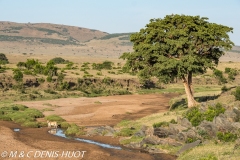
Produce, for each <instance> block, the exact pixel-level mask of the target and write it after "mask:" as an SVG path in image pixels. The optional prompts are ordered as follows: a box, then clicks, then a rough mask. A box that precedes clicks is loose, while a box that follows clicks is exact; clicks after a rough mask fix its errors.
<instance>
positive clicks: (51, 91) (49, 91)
mask: <svg viewBox="0 0 240 160" xmlns="http://www.w3.org/2000/svg"><path fill="white" fill-rule="evenodd" d="M44 92H45V93H49V94H57V92H55V91H53V90H51V89H47V90H44Z"/></svg>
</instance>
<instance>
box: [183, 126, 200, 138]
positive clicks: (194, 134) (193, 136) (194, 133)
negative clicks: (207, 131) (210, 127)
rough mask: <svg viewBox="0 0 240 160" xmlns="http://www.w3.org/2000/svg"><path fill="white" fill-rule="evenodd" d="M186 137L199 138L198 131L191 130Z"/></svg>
mask: <svg viewBox="0 0 240 160" xmlns="http://www.w3.org/2000/svg"><path fill="white" fill-rule="evenodd" d="M186 136H187V137H188V138H197V137H198V134H197V133H196V131H195V130H194V129H192V128H191V129H189V130H188V131H187V132H186Z"/></svg>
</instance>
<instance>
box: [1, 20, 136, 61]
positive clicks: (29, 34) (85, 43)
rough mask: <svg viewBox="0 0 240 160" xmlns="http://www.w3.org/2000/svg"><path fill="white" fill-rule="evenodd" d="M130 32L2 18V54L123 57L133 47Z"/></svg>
mask: <svg viewBox="0 0 240 160" xmlns="http://www.w3.org/2000/svg"><path fill="white" fill-rule="evenodd" d="M130 34H131V33H114V34H109V33H106V32H102V31H99V30H95V29H88V28H82V27H76V26H67V25H59V24H50V23H15V22H3V21H0V53H5V54H20V55H24V56H25V57H26V58H29V57H34V56H35V57H39V55H47V56H48V57H49V56H51V57H56V56H61V57H64V56H67V57H69V56H72V57H76V56H80V57H81V56H85V57H91V58H93V57H95V58H96V57H102V58H119V56H120V55H121V54H122V53H123V52H129V51H131V50H132V43H131V42H130V40H129V38H130ZM27 56H28V57H27ZM72 59H74V58H72ZM12 61H15V59H14V58H13V59H12Z"/></svg>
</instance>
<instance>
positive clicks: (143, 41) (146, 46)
mask: <svg viewBox="0 0 240 160" xmlns="http://www.w3.org/2000/svg"><path fill="white" fill-rule="evenodd" d="M207 20H208V18H206V17H200V16H188V15H167V16H166V17H165V18H163V19H160V18H159V19H151V20H150V23H149V24H147V25H146V27H145V28H143V29H141V30H140V31H139V32H137V33H134V34H132V35H131V36H130V40H131V42H133V52H128V53H123V55H122V56H121V57H120V58H122V59H127V62H126V64H125V66H124V67H125V69H126V70H128V71H131V72H134V73H138V76H139V77H140V78H141V79H145V80H146V79H150V78H151V77H157V78H158V79H159V80H160V81H161V82H165V83H169V82H173V81H174V79H176V78H178V79H181V80H182V81H183V84H184V87H185V92H186V95H187V100H188V107H193V106H195V105H196V104H197V102H196V101H195V100H194V95H193V86H192V76H193V74H195V75H196V74H203V73H206V70H207V69H214V68H215V67H216V66H217V64H218V62H219V58H220V57H221V56H222V55H223V54H224V50H229V49H231V48H232V46H233V45H234V44H233V42H232V41H230V39H229V35H228V33H229V32H232V31H233V28H230V27H227V26H223V25H220V24H216V23H210V22H208V21H207Z"/></svg>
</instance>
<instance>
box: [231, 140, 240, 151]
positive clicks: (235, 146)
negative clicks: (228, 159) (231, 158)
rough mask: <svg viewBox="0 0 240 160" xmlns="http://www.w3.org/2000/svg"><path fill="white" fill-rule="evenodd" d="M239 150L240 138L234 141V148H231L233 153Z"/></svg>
mask: <svg viewBox="0 0 240 160" xmlns="http://www.w3.org/2000/svg"><path fill="white" fill-rule="evenodd" d="M239 149H240V138H238V139H237V140H236V141H235V145H234V148H233V153H234V152H235V150H239Z"/></svg>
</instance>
